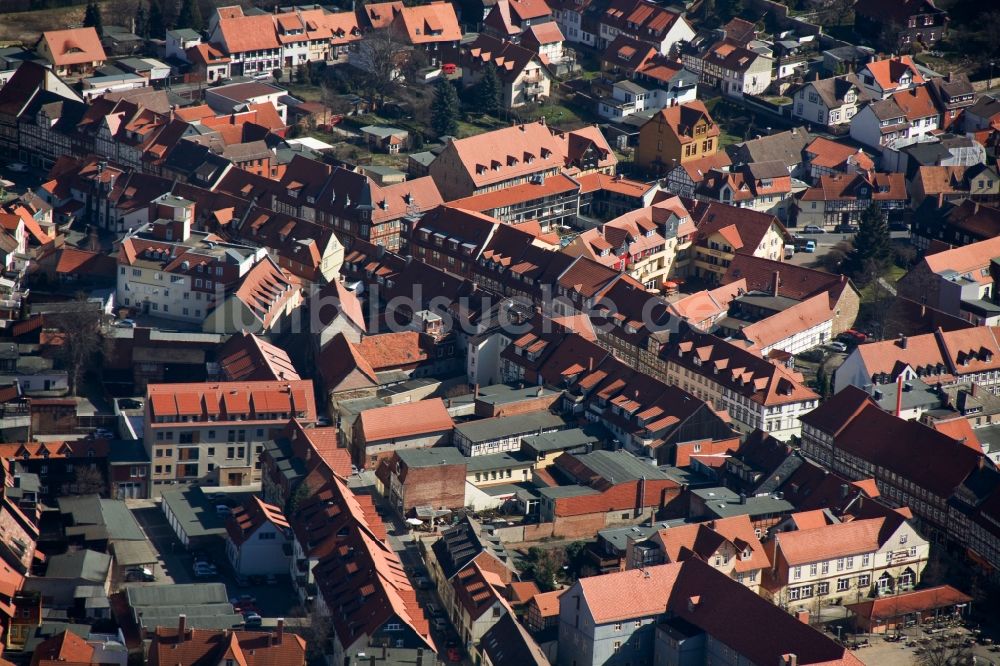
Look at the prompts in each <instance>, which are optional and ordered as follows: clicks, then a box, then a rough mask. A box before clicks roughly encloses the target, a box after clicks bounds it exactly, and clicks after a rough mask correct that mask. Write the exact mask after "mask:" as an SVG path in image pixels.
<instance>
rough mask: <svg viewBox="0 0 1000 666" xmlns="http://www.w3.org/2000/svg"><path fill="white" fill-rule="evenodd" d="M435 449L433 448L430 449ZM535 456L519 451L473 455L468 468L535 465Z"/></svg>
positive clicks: (477, 470) (485, 469)
mask: <svg viewBox="0 0 1000 666" xmlns="http://www.w3.org/2000/svg"><path fill="white" fill-rule="evenodd" d="M428 450H431V451H433V449H428ZM534 463H535V458H534V457H533V456H526V455H523V454H521V453H520V452H519V451H515V452H506V451H505V452H503V453H492V454H490V455H487V456H472V457H470V458H469V459H468V463H467V466H466V469H467V470H468V471H470V472H482V471H489V470H492V469H504V468H507V467H517V466H519V465H533V464H534Z"/></svg>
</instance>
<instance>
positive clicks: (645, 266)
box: [563, 197, 693, 289]
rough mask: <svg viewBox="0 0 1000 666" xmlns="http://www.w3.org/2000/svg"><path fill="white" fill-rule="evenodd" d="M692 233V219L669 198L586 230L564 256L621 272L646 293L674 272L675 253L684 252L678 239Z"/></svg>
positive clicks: (569, 245) (677, 203) (680, 206)
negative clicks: (581, 259)
mask: <svg viewBox="0 0 1000 666" xmlns="http://www.w3.org/2000/svg"><path fill="white" fill-rule="evenodd" d="M692 232H693V225H692V224H691V216H690V215H689V214H688V212H687V209H685V208H684V206H683V204H682V203H681V202H680V199H678V198H676V197H672V198H671V199H669V200H665V201H663V202H660V203H657V204H654V205H652V206H649V207H647V208H640V209H638V210H636V211H634V212H632V213H626V214H625V215H622V216H621V217H618V218H616V219H614V220H611V221H610V222H606V223H604V224H603V225H601V226H598V227H595V228H593V229H588V230H587V231H585V232H583V233H582V234H580V235H579V236H576V237H575V238H574V239H573V240H572V241H571V242H570V243H569V244H568V245H567V246H566V247H565V248H563V252H565V253H567V254H571V255H573V256H584V257H589V258H591V259H593V260H594V261H597V262H599V263H601V264H603V265H605V266H608V267H609V268H612V269H614V270H617V271H624V272H626V273H628V274H629V275H631V276H632V277H633V278H635V279H636V280H637V281H638V282H640V283H642V284H643V286H645V287H646V288H647V289H661V288H662V287H663V285H664V283H665V282H666V281H667V280H668V279H669V277H670V276H671V275H672V274H673V273H674V272H675V263H676V260H677V258H678V253H679V252H682V251H686V250H687V248H686V247H684V248H682V247H681V239H682V238H685V237H688V236H691V235H692ZM688 245H689V244H688Z"/></svg>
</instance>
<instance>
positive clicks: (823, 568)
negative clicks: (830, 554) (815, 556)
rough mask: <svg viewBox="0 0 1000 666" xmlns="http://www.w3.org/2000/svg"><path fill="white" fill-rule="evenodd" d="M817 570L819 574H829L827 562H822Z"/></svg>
mask: <svg viewBox="0 0 1000 666" xmlns="http://www.w3.org/2000/svg"><path fill="white" fill-rule="evenodd" d="M819 570H820V571H821V572H823V573H824V574H828V573H830V563H829V562H822V563H821V564H820V565H819Z"/></svg>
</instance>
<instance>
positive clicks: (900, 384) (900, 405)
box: [896, 373, 903, 419]
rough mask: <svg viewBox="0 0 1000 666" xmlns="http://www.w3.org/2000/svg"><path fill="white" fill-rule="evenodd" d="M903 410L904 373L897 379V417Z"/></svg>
mask: <svg viewBox="0 0 1000 666" xmlns="http://www.w3.org/2000/svg"><path fill="white" fill-rule="evenodd" d="M902 411H903V373H900V374H899V377H898V378H897V379H896V418H897V419H898V418H899V415H900V413H902Z"/></svg>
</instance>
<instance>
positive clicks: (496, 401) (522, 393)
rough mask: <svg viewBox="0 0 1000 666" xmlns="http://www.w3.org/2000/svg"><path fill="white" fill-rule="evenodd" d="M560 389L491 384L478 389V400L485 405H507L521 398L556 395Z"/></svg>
mask: <svg viewBox="0 0 1000 666" xmlns="http://www.w3.org/2000/svg"><path fill="white" fill-rule="evenodd" d="M561 393H562V391H553V390H552V389H547V388H544V387H542V386H528V387H522V388H518V387H516V386H511V385H509V384H491V385H489V386H483V387H480V389H479V396H478V397H477V398H476V399H477V400H479V402H482V403H484V404H487V405H507V404H510V403H514V402H521V401H522V400H532V399H534V398H538V397H541V396H557V395H559V394H561Z"/></svg>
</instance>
